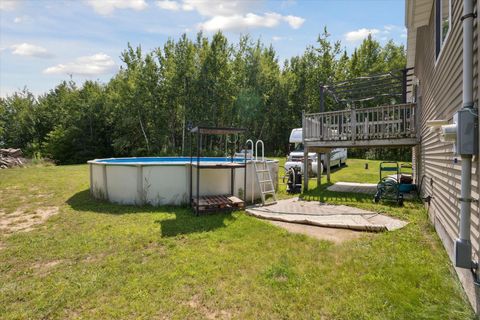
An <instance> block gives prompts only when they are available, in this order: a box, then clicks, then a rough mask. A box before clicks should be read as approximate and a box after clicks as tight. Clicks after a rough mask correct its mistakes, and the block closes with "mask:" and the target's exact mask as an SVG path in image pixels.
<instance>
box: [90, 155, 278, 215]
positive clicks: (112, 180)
mask: <svg viewBox="0 0 480 320" xmlns="http://www.w3.org/2000/svg"><path fill="white" fill-rule="evenodd" d="M192 161H193V164H194V166H193V167H192V170H191V171H192V176H193V177H192V178H193V181H192V182H193V184H192V185H193V186H196V170H197V168H196V166H195V164H196V162H197V158H193V160H192ZM233 161H234V162H238V163H243V161H244V159H243V158H234V159H233ZM227 162H231V159H230V158H214V157H202V158H200V164H209V165H214V164H219V165H220V164H222V163H223V164H224V163H227ZM88 164H89V166H90V193H91V194H92V196H93V197H95V198H97V199H103V200H108V201H111V202H115V203H121V204H137V205H144V204H151V205H155V206H158V205H184V204H188V203H189V198H191V197H194V196H196V188H195V187H193V188H192V195H190V157H156V158H110V159H95V160H91V161H88ZM267 166H268V169H269V170H270V173H271V175H272V179H273V181H274V184H275V189H276V188H277V181H278V161H276V160H267ZM244 170H245V169H243V168H237V169H235V170H234V175H233V180H234V181H233V182H234V195H235V196H237V197H239V198H243V194H244V190H243V189H244ZM246 172H247V192H246V197H247V201H252V197H253V199H255V200H256V199H259V198H260V192H259V188H258V185H257V181H256V176H255V169H254V166H253V163H252V161H250V160H247V167H246ZM231 179H232V177H231V171H230V170H223V169H218V168H201V170H200V196H207V195H226V194H229V193H230V191H231Z"/></svg>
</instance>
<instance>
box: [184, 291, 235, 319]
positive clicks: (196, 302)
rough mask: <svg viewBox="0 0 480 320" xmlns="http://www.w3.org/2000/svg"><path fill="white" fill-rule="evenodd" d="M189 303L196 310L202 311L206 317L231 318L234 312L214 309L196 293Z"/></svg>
mask: <svg viewBox="0 0 480 320" xmlns="http://www.w3.org/2000/svg"><path fill="white" fill-rule="evenodd" d="M187 305H188V306H189V307H190V308H192V309H194V310H195V311H197V312H199V313H201V314H202V315H203V316H204V317H205V318H206V319H231V318H232V314H231V313H230V312H228V311H225V310H220V311H212V310H210V309H209V308H208V307H207V306H205V305H204V304H203V303H202V301H201V299H200V297H199V296H198V295H194V296H193V297H192V298H191V299H190V301H188V303H187Z"/></svg>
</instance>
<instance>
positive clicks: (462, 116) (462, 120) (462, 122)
mask: <svg viewBox="0 0 480 320" xmlns="http://www.w3.org/2000/svg"><path fill="white" fill-rule="evenodd" d="M455 116H456V118H457V119H456V120H457V143H456V151H457V153H458V154H460V155H477V154H478V121H477V119H478V116H477V115H476V110H474V109H462V110H460V111H458V112H457V113H456V115H455Z"/></svg>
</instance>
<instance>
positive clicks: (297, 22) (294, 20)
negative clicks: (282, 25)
mask: <svg viewBox="0 0 480 320" xmlns="http://www.w3.org/2000/svg"><path fill="white" fill-rule="evenodd" d="M283 19H284V20H285V21H286V22H287V23H288V24H289V25H290V27H292V28H293V29H298V28H300V27H301V26H302V25H303V23H304V22H305V19H303V18H300V17H297V16H286V17H283Z"/></svg>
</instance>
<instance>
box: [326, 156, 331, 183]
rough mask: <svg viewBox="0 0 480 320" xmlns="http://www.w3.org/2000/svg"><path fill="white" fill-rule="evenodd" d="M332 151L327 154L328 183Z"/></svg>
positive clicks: (328, 181)
mask: <svg viewBox="0 0 480 320" xmlns="http://www.w3.org/2000/svg"><path fill="white" fill-rule="evenodd" d="M331 154H332V153H331V151H330V150H329V151H328V152H327V153H326V154H325V161H326V162H327V183H330V156H331Z"/></svg>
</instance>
